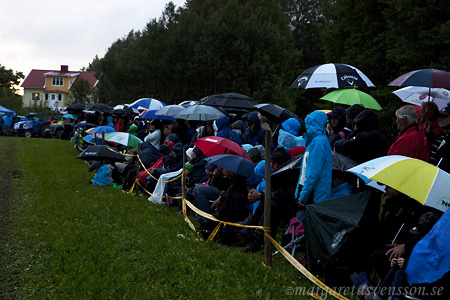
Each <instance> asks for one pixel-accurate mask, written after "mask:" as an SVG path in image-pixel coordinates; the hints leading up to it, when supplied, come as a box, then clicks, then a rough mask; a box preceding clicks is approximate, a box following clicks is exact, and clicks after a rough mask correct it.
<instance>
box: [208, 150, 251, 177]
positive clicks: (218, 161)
mask: <svg viewBox="0 0 450 300" xmlns="http://www.w3.org/2000/svg"><path fill="white" fill-rule="evenodd" d="M205 160H206V161H208V162H210V163H212V164H214V165H216V166H219V167H222V168H225V169H227V170H229V171H231V172H233V173H236V174H238V175H242V176H244V177H250V176H252V174H253V170H254V168H255V165H254V164H253V163H252V162H251V161H249V160H248V159H246V158H245V157H242V156H237V155H233V154H220V155H215V156H211V157H207V158H205Z"/></svg>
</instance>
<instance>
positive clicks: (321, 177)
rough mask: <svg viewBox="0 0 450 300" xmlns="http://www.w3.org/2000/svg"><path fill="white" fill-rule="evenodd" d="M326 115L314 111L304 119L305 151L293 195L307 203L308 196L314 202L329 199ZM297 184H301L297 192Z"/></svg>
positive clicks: (328, 150) (329, 183)
mask: <svg viewBox="0 0 450 300" xmlns="http://www.w3.org/2000/svg"><path fill="white" fill-rule="evenodd" d="M327 120H328V118H327V115H326V114H325V113H324V112H322V111H314V112H312V113H311V114H309V115H308V116H307V117H306V119H305V125H306V133H305V134H304V136H305V140H306V151H305V154H304V155H303V161H302V165H301V168H300V176H299V179H298V183H297V190H296V191H295V196H296V197H297V198H298V199H299V200H300V202H302V203H303V204H307V203H308V200H309V198H310V196H312V201H313V202H314V203H318V202H322V201H325V200H329V199H330V194H331V167H332V162H331V147H330V143H329V142H328V138H327V135H326V125H327ZM299 185H303V188H302V190H301V192H300V193H299Z"/></svg>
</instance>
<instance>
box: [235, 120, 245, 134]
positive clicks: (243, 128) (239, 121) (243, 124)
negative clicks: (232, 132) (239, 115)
mask: <svg viewBox="0 0 450 300" xmlns="http://www.w3.org/2000/svg"><path fill="white" fill-rule="evenodd" d="M236 122H238V123H239V124H241V131H242V132H244V131H245V122H244V121H242V120H237V121H236Z"/></svg>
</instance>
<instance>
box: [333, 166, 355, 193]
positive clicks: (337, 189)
mask: <svg viewBox="0 0 450 300" xmlns="http://www.w3.org/2000/svg"><path fill="white" fill-rule="evenodd" d="M347 176H348V175H347V174H346V173H345V172H343V171H340V170H333V171H332V175H331V196H330V199H334V198H339V197H344V196H348V195H351V194H352V190H353V186H352V185H351V184H350V183H348V182H347Z"/></svg>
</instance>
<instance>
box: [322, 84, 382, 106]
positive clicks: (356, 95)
mask: <svg viewBox="0 0 450 300" xmlns="http://www.w3.org/2000/svg"><path fill="white" fill-rule="evenodd" d="M320 99H321V100H327V101H331V102H334V103H339V104H345V105H353V104H362V105H364V107H365V108H370V109H375V110H381V106H380V104H378V102H377V100H375V99H374V98H373V97H372V96H370V95H369V94H366V93H364V92H361V91H359V90H357V89H354V88H353V89H342V90H336V91H333V92H331V93H328V94H326V95H325V96H323V97H322V98H320Z"/></svg>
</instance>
